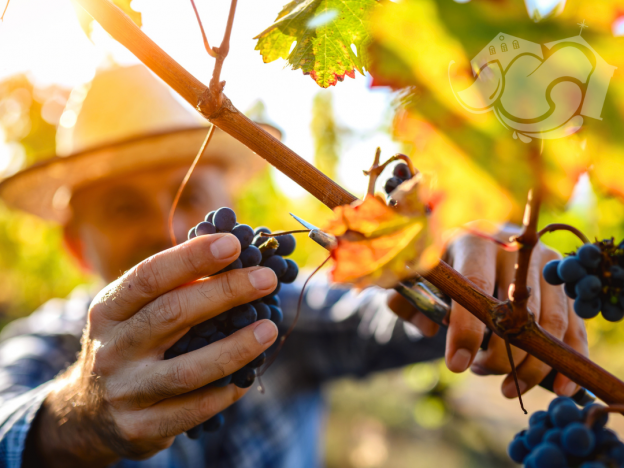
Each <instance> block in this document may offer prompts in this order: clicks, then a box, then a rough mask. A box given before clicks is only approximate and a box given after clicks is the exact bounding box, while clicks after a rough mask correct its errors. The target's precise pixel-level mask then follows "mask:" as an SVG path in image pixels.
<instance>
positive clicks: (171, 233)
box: [169, 125, 215, 246]
mask: <svg viewBox="0 0 624 468" xmlns="http://www.w3.org/2000/svg"><path fill="white" fill-rule="evenodd" d="M214 129H215V126H214V125H211V126H210V130H208V135H206V139H205V140H204V142H203V143H202V146H201V148H200V149H199V152H198V153H197V156H195V159H194V160H193V164H191V167H190V168H189V170H188V171H187V172H186V175H185V176H184V180H182V183H181V184H180V187H179V188H178V193H176V196H175V198H174V199H173V203H172V204H171V210H169V236H170V237H171V243H172V244H173V245H174V246H175V245H177V241H176V237H175V231H174V229H173V215H174V214H175V210H176V207H177V206H178V202H179V201H180V197H181V196H182V192H183V191H184V187H186V184H187V182H188V181H189V179H190V178H191V174H193V170H194V169H195V166H197V163H198V162H199V158H201V156H202V154H204V151H205V150H206V147H207V146H208V143H210V140H211V139H212V134H213V133H214Z"/></svg>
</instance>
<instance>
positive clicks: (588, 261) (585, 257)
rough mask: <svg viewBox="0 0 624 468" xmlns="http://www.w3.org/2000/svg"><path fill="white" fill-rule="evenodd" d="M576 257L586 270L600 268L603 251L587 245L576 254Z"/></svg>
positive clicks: (595, 246) (592, 245)
mask: <svg viewBox="0 0 624 468" xmlns="http://www.w3.org/2000/svg"><path fill="white" fill-rule="evenodd" d="M576 256H577V257H578V259H579V262H581V265H583V266H584V267H585V268H591V269H593V268H598V265H600V260H601V259H602V251H601V250H600V247H598V246H597V245H594V244H585V245H583V246H582V247H581V248H580V249H578V252H576Z"/></svg>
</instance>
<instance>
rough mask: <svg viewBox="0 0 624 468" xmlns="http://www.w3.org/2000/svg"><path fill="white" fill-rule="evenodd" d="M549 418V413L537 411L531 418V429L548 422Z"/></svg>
mask: <svg viewBox="0 0 624 468" xmlns="http://www.w3.org/2000/svg"><path fill="white" fill-rule="evenodd" d="M548 418H549V416H548V411H536V412H535V413H533V414H532V415H531V417H530V418H529V427H533V426H535V425H537V424H539V423H542V422H544V421H547V420H548Z"/></svg>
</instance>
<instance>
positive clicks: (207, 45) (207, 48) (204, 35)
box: [191, 0, 217, 58]
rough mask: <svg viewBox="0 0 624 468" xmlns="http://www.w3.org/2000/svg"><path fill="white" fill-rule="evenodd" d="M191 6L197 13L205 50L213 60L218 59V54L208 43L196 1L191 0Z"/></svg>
mask: <svg viewBox="0 0 624 468" xmlns="http://www.w3.org/2000/svg"><path fill="white" fill-rule="evenodd" d="M191 5H193V11H194V12H195V17H196V18H197V22H198V23H199V29H200V31H201V34H202V39H203V40H204V48H205V49H206V52H208V55H210V56H211V57H212V58H217V54H216V52H215V51H214V50H212V47H210V44H209V43H208V38H207V37H206V32H205V31H204V25H203V24H202V20H201V18H200V17H199V12H198V11H197V7H196V6H195V0H191Z"/></svg>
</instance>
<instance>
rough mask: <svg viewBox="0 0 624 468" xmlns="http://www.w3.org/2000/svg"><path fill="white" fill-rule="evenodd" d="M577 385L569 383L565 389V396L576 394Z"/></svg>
mask: <svg viewBox="0 0 624 468" xmlns="http://www.w3.org/2000/svg"><path fill="white" fill-rule="evenodd" d="M576 387H577V385H576V384H575V383H574V382H568V383H567V384H566V385H565V387H563V394H564V395H566V396H569V397H571V396H573V395H574V394H575V393H576Z"/></svg>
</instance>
